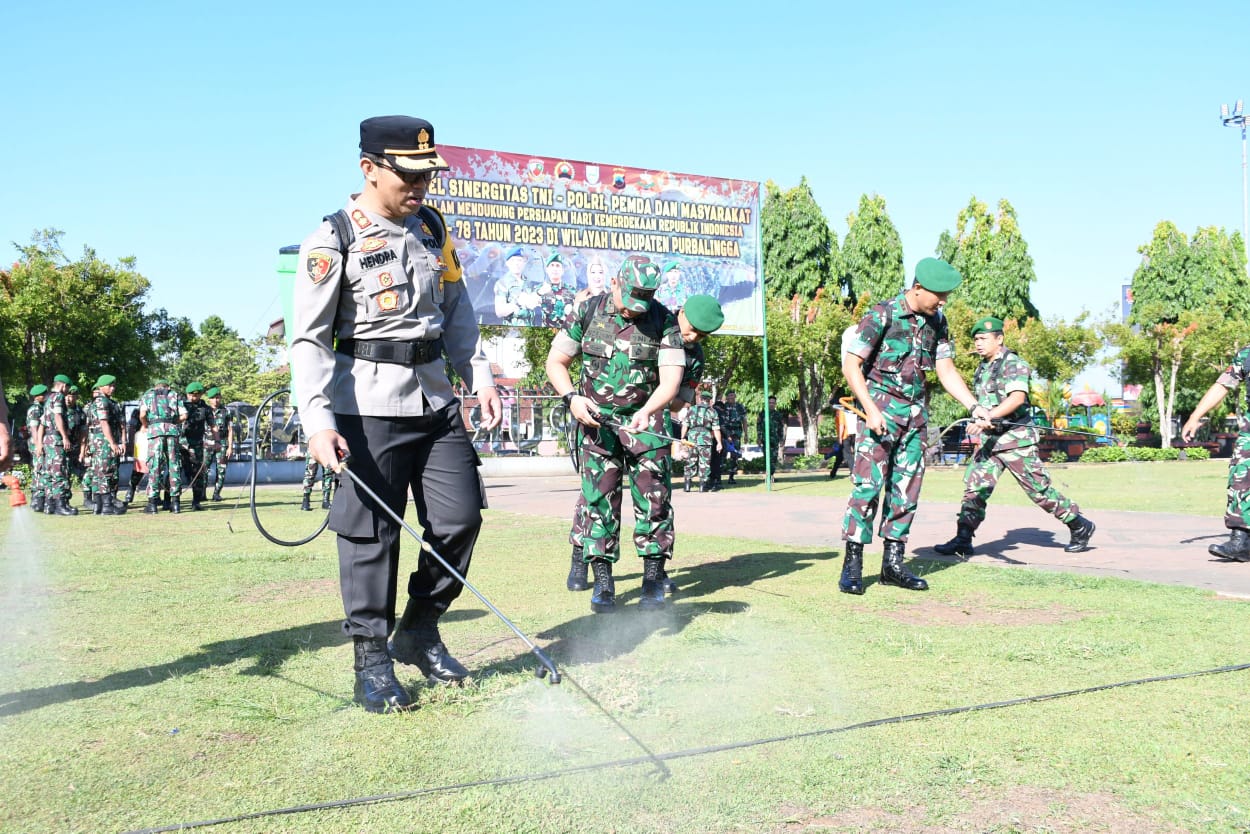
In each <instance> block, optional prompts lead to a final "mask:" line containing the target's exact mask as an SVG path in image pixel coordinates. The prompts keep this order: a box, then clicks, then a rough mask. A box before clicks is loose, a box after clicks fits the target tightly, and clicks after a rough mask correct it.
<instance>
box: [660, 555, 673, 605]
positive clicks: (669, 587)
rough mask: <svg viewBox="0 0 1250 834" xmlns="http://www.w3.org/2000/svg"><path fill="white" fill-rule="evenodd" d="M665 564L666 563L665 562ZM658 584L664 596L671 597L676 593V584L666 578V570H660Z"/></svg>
mask: <svg viewBox="0 0 1250 834" xmlns="http://www.w3.org/2000/svg"><path fill="white" fill-rule="evenodd" d="M665 564H667V562H665ZM660 583H661V584H662V585H663V586H664V596H666V597H671V596H672V595H673V594H675V593H677V583H676V582H674V581H673V580H672V579H669V577H668V570H666V569H665V568H660Z"/></svg>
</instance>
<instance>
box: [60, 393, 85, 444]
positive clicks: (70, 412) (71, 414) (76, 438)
mask: <svg viewBox="0 0 1250 834" xmlns="http://www.w3.org/2000/svg"><path fill="white" fill-rule="evenodd" d="M65 428H66V429H68V430H69V445H70V446H72V447H74V448H75V449H77V448H78V447H79V446H81V445H82V443H83V441H84V440H86V439H87V413H86V412H85V411H83V407H82V406H81V405H79V404H78V403H74V404H73V405H69V404H68V403H67V404H66V405H65Z"/></svg>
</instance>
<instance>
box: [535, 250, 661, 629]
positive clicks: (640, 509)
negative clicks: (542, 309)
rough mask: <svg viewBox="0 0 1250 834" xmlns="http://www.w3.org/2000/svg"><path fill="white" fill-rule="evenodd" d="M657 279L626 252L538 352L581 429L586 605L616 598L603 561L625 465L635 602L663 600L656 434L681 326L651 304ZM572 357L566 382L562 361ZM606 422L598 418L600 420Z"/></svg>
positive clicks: (599, 608) (603, 607) (615, 541)
mask: <svg viewBox="0 0 1250 834" xmlns="http://www.w3.org/2000/svg"><path fill="white" fill-rule="evenodd" d="M659 283H660V274H659V270H658V269H657V268H656V266H655V264H653V263H652V262H651V261H649V260H647V259H646V258H644V257H640V256H631V257H630V258H628V259H626V261H625V263H624V264H623V265H622V266H621V270H620V272H619V273H618V274H617V276H616V278H614V279H613V280H612V290H611V292H610V293H607V294H605V295H601V296H598V297H596V298H593V299H591V300H590V301H588V302H587V303H586V304H585V305H583V307H582V308H581V309H580V310H579V311H578V314H577V316H576V318H575V319H574V321H573V323H572V324H570V325H569V326H568V327H567V328H565V329H564V330H561V331H560V332H559V333H558V334H557V335H556V338H555V341H553V342H552V345H551V352H550V353H548V355H547V363H546V370H547V378H548V379H549V380H550V381H551V384H552V386H553V387H554V388H555V390H556V392H557V393H558V394H560V396H561V397H563V398H564V401H565V405H567V406H568V409H569V413H570V414H572V415H573V417H574V418H575V419H576V420H577V421H578V422H579V423H581V424H582V425H583V426H585V427H587V428H586V431H585V433H584V437H583V441H582V446H581V455H582V495H583V496H584V497H585V499H586V513H587V519H586V533H585V537H584V539H583V547H584V552H585V558H586V559H587V560H588V561H589V562H590V565H591V568H592V569H593V571H594V575H595V586H594V593H593V594H592V596H591V600H590V607H591V610H592V611H595V612H596V613H602V612H606V611H612V610H613V609H614V607H615V605H616V600H615V586H614V584H613V582H612V563H613V562H615V561H617V559H619V558H620V552H619V547H620V543H619V542H620V527H621V520H620V515H621V483H622V477H623V475H624V474H625V472H626V471H627V472H628V474H629V478H630V488H631V491H632V496H633V501H634V547H635V549H636V550H637V552H638V555H639V556H640V557H642V559H643V585H642V597H641V599H640V601H639V604H641V605H643V606H648V607H652V606H661V605H663V604H664V586H663V580H662V578H661V572H662V571H663V568H664V560H666V559H668V558H670V557H671V556H672V553H673V518H672V513H671V511H670V505H669V501H668V493H669V486H668V483H667V480H666V478H665V468H664V467H665V465H666V464H665V460H666V458H668V456H669V441H668V439H667V438H666V437H663V436H662V435H664V434H666V432H665V431H664V428H665V422H664V412H665V410H666V407H667V405H668V403H669V401H671V400H672V399H673V398H674V397H675V396H677V392H678V389H679V388H680V386H681V378H682V373H683V369H684V368H685V351H683V350H682V338H681V328H680V326H679V325H678V323H677V317H676V316H674V315H673V314H672V313H671V312H669V311H668V310H667V309H666V308H665V307H664V306H663V305H660V304H655V305H652V303H651V301H652V297H653V296H654V295H655V290H656V288H657V287H658V286H659ZM579 355H580V356H582V375H581V381H580V384H579V385H578V386H577V387H576V388H575V387H574V385H573V381H572V378H571V376H570V375H569V367H570V366H571V365H572V363H573V359H574V358H575V357H577V356H579ZM605 423H606V425H605Z"/></svg>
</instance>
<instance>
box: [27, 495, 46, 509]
mask: <svg viewBox="0 0 1250 834" xmlns="http://www.w3.org/2000/svg"><path fill="white" fill-rule="evenodd" d="M43 504H44V498H43V496H42V495H35V496H32V497H31V499H30V511H31V512H34V513H41V512H43Z"/></svg>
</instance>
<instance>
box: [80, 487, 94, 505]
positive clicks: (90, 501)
mask: <svg viewBox="0 0 1250 834" xmlns="http://www.w3.org/2000/svg"><path fill="white" fill-rule="evenodd" d="M82 506H83V508H84V509H86V508H87V507H94V506H95V494H94V493H92V492H91V490H89V489H84V490H83V491H82Z"/></svg>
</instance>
